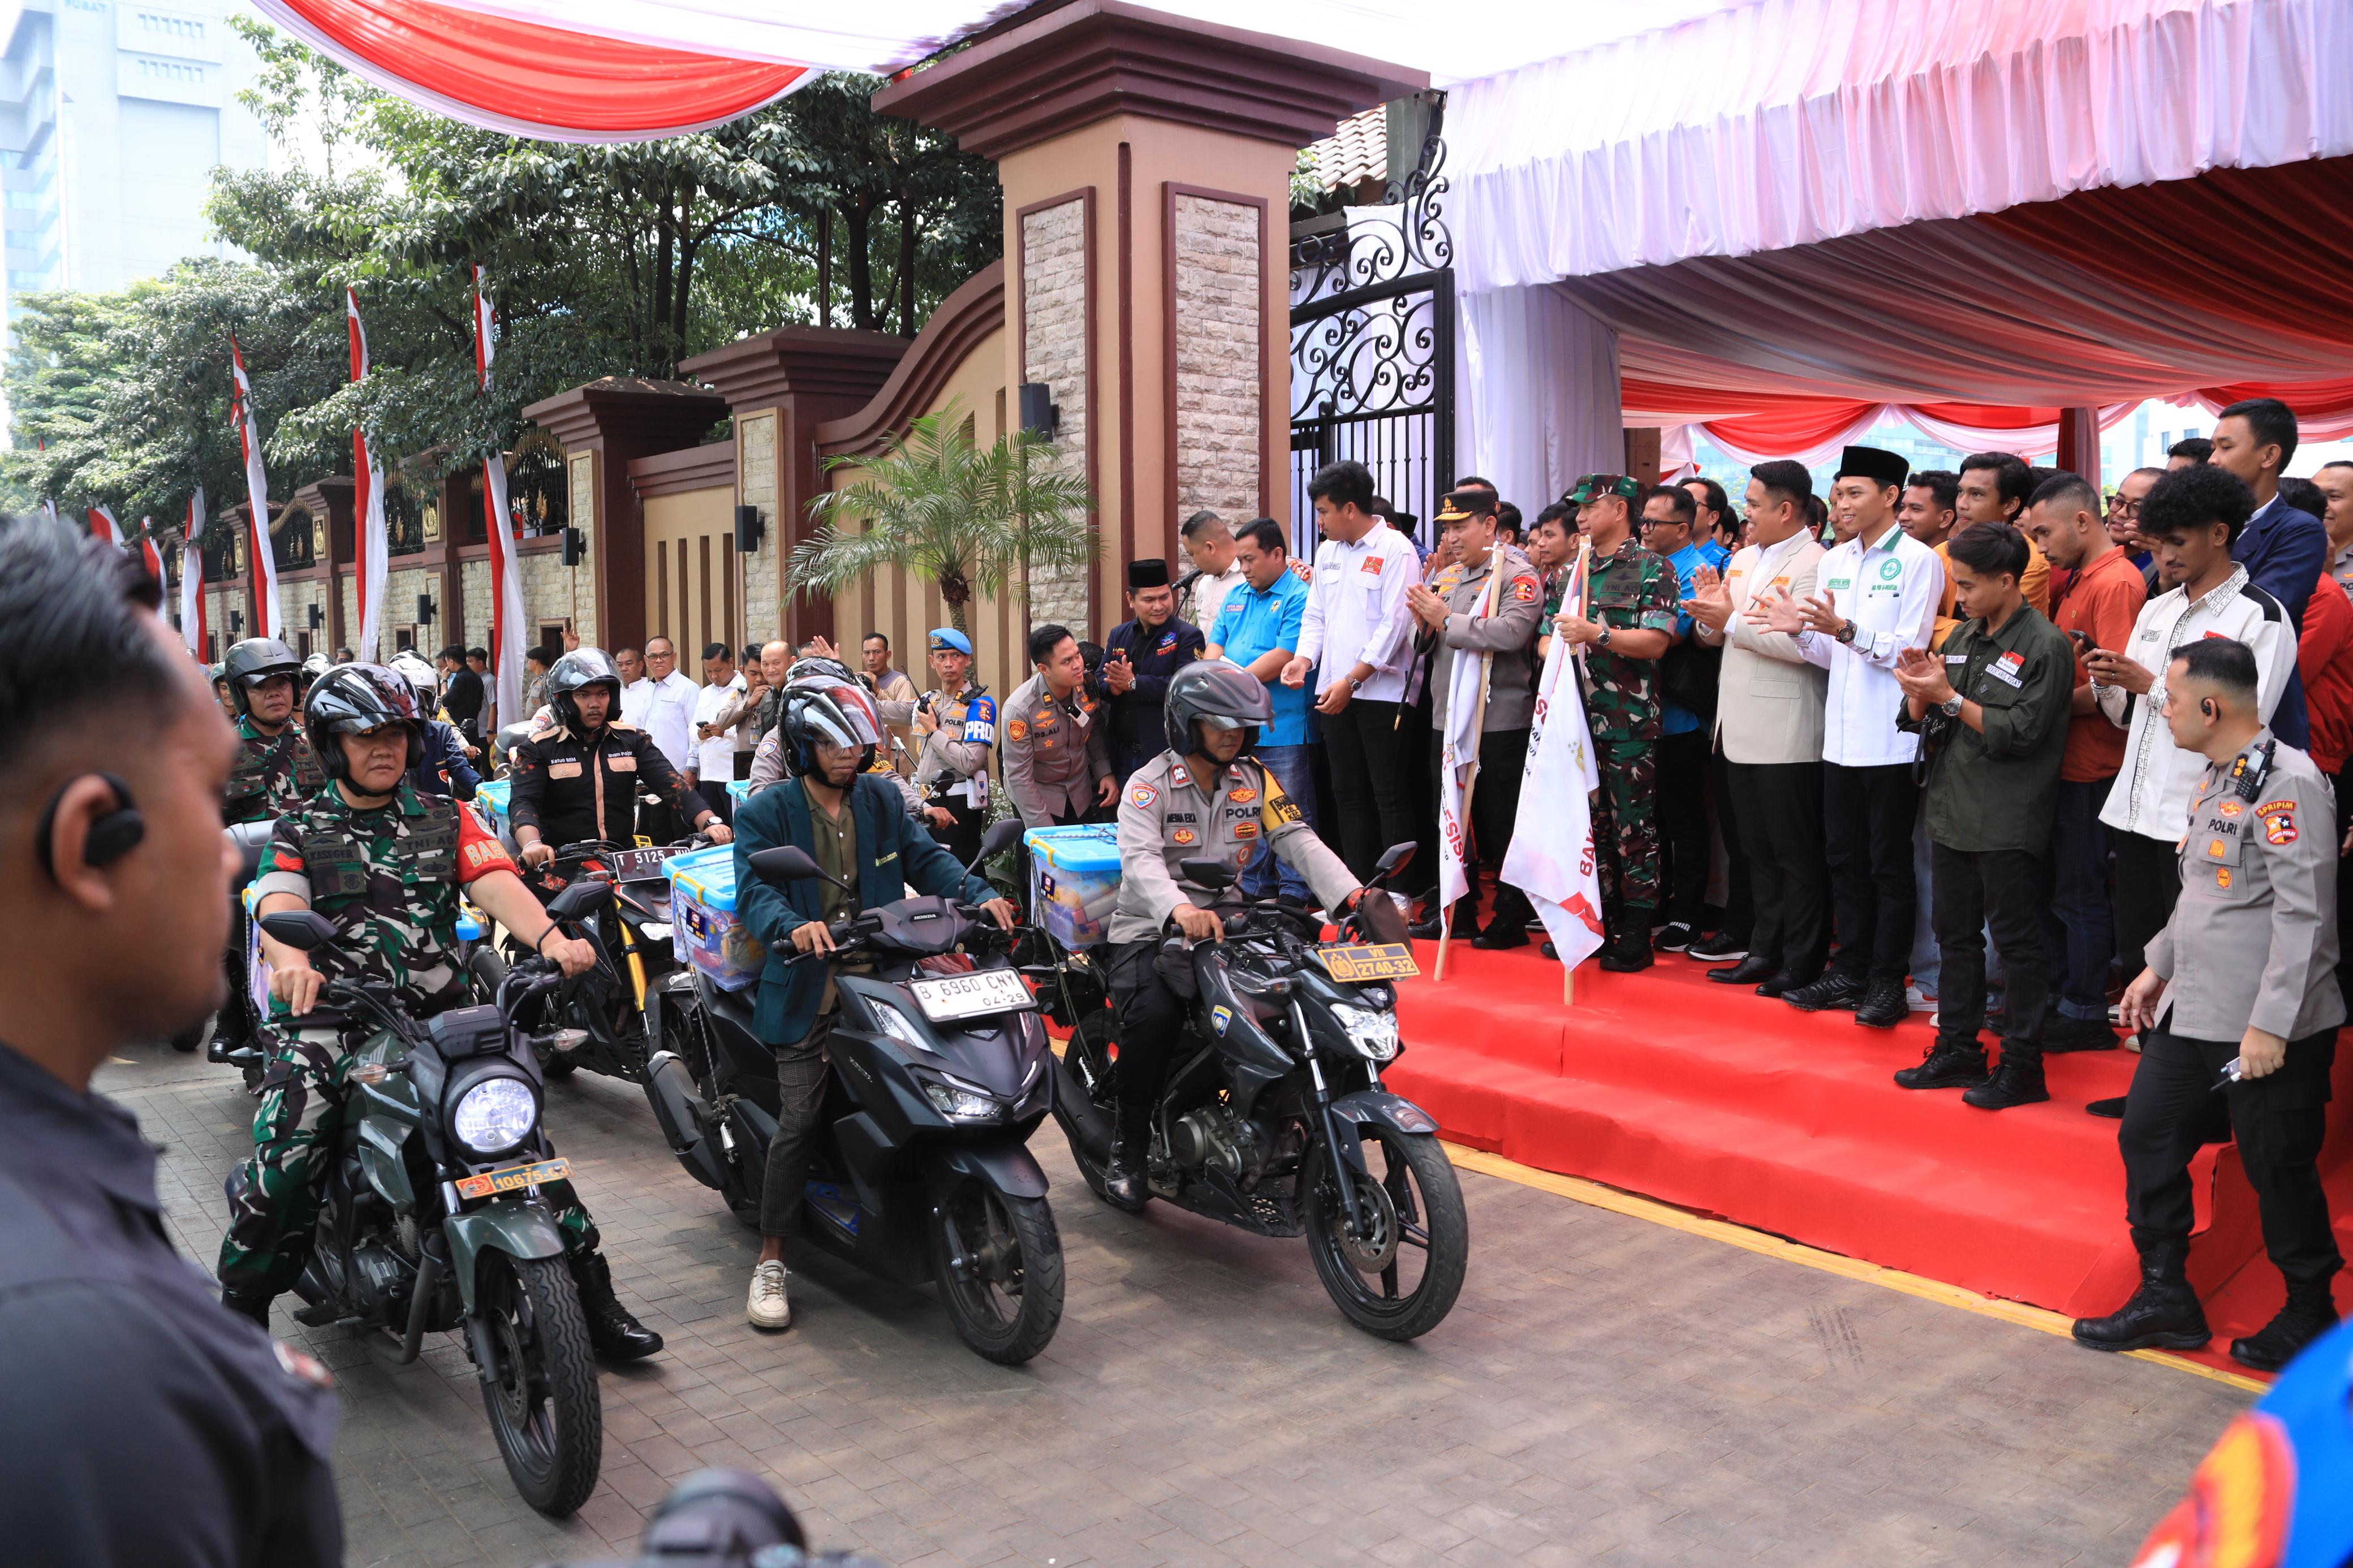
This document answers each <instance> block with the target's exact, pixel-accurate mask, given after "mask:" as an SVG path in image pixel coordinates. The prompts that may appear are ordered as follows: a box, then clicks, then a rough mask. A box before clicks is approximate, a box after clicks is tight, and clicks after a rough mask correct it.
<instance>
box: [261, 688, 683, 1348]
mask: <svg viewBox="0 0 2353 1568" xmlns="http://www.w3.org/2000/svg"><path fill="white" fill-rule="evenodd" d="M303 717H304V726H303V727H304V729H305V730H306V731H308V733H309V737H310V743H311V747H312V749H313V750H315V751H316V752H317V753H318V759H319V762H320V764H321V766H322V768H323V769H324V771H325V772H326V773H327V774H328V776H329V777H330V778H331V779H332V781H333V782H332V784H331V786H330V787H328V788H326V789H323V790H321V791H320V792H319V793H318V794H317V795H313V796H312V797H311V799H310V800H308V801H306V802H304V803H303V804H302V805H300V806H298V807H296V808H295V809H294V810H292V811H290V812H289V813H287V814H286V815H285V816H280V818H279V819H278V826H277V831H276V834H275V836H274V837H272V838H271V839H270V842H269V848H268V849H267V850H266V851H264V853H263V855H262V860H261V871H260V875H259V877H258V878H257V879H255V882H254V891H255V894H256V897H257V900H258V902H257V903H256V905H255V909H256V911H257V912H258V913H259V914H263V915H269V914H274V913H276V912H278V911H279V910H300V909H315V910H317V911H318V912H319V914H320V915H322V916H323V917H324V918H325V919H326V920H328V921H331V922H332V923H333V925H334V926H335V929H336V931H337V936H336V940H335V941H334V942H332V943H330V944H328V945H326V946H324V947H322V948H320V949H318V950H317V951H316V952H309V953H305V952H299V951H297V950H296V949H293V948H290V947H287V946H284V945H282V944H281V943H280V942H276V941H274V940H273V939H272V938H271V937H270V936H269V932H268V931H264V932H263V933H262V937H261V945H262V949H263V952H265V953H266V954H267V955H268V957H269V967H270V976H269V994H270V1021H269V1025H268V1026H267V1028H266V1033H267V1035H268V1037H269V1047H270V1048H269V1069H268V1071H267V1073H266V1074H265V1075H264V1077H263V1079H262V1092H261V1107H260V1109H259V1110H257V1111H256V1112H255V1113H254V1118H253V1157H252V1159H251V1160H249V1161H248V1162H247V1163H246V1165H245V1166H244V1168H243V1169H242V1170H240V1171H239V1172H238V1173H237V1176H236V1178H235V1179H234V1180H233V1181H232V1182H231V1184H230V1188H229V1193H230V1199H229V1224H228V1233H227V1235H226V1236H225V1237H222V1239H221V1251H220V1280H221V1304H222V1305H224V1306H226V1307H227V1308H229V1309H230V1310H233V1311H237V1312H242V1313H244V1314H245V1315H246V1316H248V1317H249V1318H251V1319H252V1320H253V1321H255V1322H257V1323H260V1324H262V1325H263V1326H265V1327H266V1326H268V1324H269V1302H270V1300H271V1298H272V1297H274V1296H276V1295H277V1294H278V1293H279V1292H280V1291H282V1290H285V1289H290V1287H291V1286H292V1285H293V1283H294V1281H295V1279H296V1278H297V1277H298V1276H299V1275H300V1274H301V1269H302V1264H303V1259H304V1257H305V1254H306V1251H307V1248H308V1245H309V1242H310V1238H311V1229H312V1227H313V1226H314V1225H315V1224H316V1222H317V1216H318V1208H319V1194H320V1191H321V1189H322V1187H323V1186H324V1185H325V1183H326V1179H327V1173H328V1168H329V1166H330V1164H331V1163H332V1160H333V1159H334V1157H335V1151H336V1150H337V1148H338V1147H339V1146H340V1138H341V1133H342V1129H343V1118H344V1107H345V1094H346V1075H348V1074H349V1072H350V1070H351V1065H352V1055H351V1048H350V1047H351V1046H352V1045H353V1043H355V1040H354V1038H353V1029H354V1026H353V1022H352V1021H351V1020H349V1019H346V1018H343V1017H342V1016H338V1015H334V1014H329V1013H320V1012H317V1011H315V1010H314V1008H315V1004H316V1003H317V1000H318V996H319V987H320V985H321V984H322V982H324V981H326V980H330V979H332V980H343V981H359V980H380V981H384V982H385V983H387V984H391V985H392V986H393V987H394V995H395V996H396V998H397V999H398V1001H399V1004H400V1005H401V1006H402V1007H404V1008H406V1010H407V1011H408V1012H409V1013H410V1015H411V1016H415V1017H418V1018H426V1017H430V1016H433V1015H434V1014H436V1013H439V1012H442V1011H444V1010H445V1009H447V1008H450V1007H462V1006H467V1005H471V1003H472V1001H473V994H472V992H471V989H470V986H469V985H468V984H467V979H466V973H465V968H464V965H463V964H462V963H460V962H459V958H458V956H457V952H456V951H455V949H456V943H457V925H458V912H459V889H460V888H463V889H465V892H466V896H467V897H469V898H470V899H471V900H473V901H474V902H475V903H476V904H478V905H480V907H481V909H482V910H483V911H484V912H485V913H487V914H488V915H490V917H491V919H492V920H495V921H498V922H499V923H500V924H501V925H503V926H505V927H506V928H507V930H509V931H512V932H513V933H515V936H516V938H517V940H519V941H522V942H527V943H528V944H529V945H530V946H531V947H532V948H533V951H535V952H540V953H542V954H543V956H545V957H547V958H550V959H553V960H554V961H555V962H556V963H558V964H560V965H562V966H563V969H564V972H565V973H566V974H575V975H576V974H581V973H586V971H587V970H589V969H590V968H592V967H594V966H595V964H596V949H595V948H593V947H591V946H590V945H589V944H588V943H587V942H582V941H580V940H578V939H577V938H574V937H567V936H565V935H564V934H563V933H562V932H560V931H557V930H556V929H555V926H554V923H553V922H552V921H549V920H548V918H547V916H546V915H544V914H543V913H542V912H541V911H540V908H539V904H538V901H537V900H534V899H533V897H532V894H531V890H530V889H527V888H525V887H524V886H523V885H522V879H520V878H519V877H517V876H516V875H515V870H514V862H513V861H512V860H509V859H508V858H507V855H506V851H505V850H504V849H501V847H499V843H498V840H496V839H494V838H492V837H491V836H490V835H489V833H487V832H486V831H485V830H484V829H483V828H482V826H481V825H480V823H479V822H478V821H476V819H475V817H474V815H473V813H471V812H468V811H460V810H459V809H458V808H457V806H455V805H452V804H451V803H450V802H449V801H448V799H447V798H444V797H438V796H431V795H418V794H417V792H416V791H415V790H414V789H412V788H410V787H409V784H408V783H407V781H406V776H405V775H406V773H407V771H408V770H409V769H410V768H411V767H413V766H415V765H416V763H417V759H418V757H419V756H420V755H421V754H422V752H423V750H424V730H423V726H422V724H421V722H420V721H419V720H418V718H417V698H416V694H415V692H414V691H413V690H412V689H410V687H409V684H408V682H407V681H406V680H405V679H402V678H401V677H400V676H399V675H397V674H396V673H394V672H393V671H392V670H390V669H387V668H385V667H384V666H383V665H380V664H346V665H340V666H337V667H336V668H334V669H332V670H331V671H330V672H329V673H328V674H327V675H326V676H324V677H322V679H320V680H319V681H318V682H317V684H315V685H314V686H312V687H311V695H310V696H309V698H308V699H307V700H305V701H304V703H303ZM357 1032H358V1034H359V1035H361V1036H364V1034H365V1032H366V1030H365V1028H364V1027H362V1028H360V1029H359V1030H358V1031H357ZM542 1190H543V1193H544V1194H545V1195H546V1197H547V1201H548V1204H549V1205H550V1206H551V1207H552V1208H554V1211H555V1219H556V1225H557V1227H558V1228H559V1229H560V1230H562V1232H563V1233H564V1244H565V1254H566V1257H567V1259H568V1261H569V1263H570V1265H571V1269H572V1276H573V1279H574V1281H575V1284H577V1286H578V1287H579V1291H580V1307H581V1310H582V1311H583V1312H584V1313H585V1314H586V1317H587V1320H588V1342H589V1344H590V1345H591V1346H592V1347H593V1348H594V1349H595V1350H596V1353H597V1354H599V1355H602V1356H607V1357H609V1358H611V1359H613V1360H616V1361H634V1360H636V1359H637V1358H638V1357H640V1356H647V1355H651V1354H652V1353H653V1352H656V1351H658V1350H659V1349H661V1336H660V1335H659V1334H656V1333H652V1332H650V1331H648V1330H647V1329H645V1328H644V1327H642V1326H641V1325H640V1324H639V1323H638V1321H637V1319H635V1318H633V1317H631V1316H630V1315H629V1312H628V1309H627V1308H625V1307H623V1306H622V1305H621V1304H620V1302H619V1301H618V1300H616V1299H615V1297H614V1295H613V1277H612V1272H611V1270H610V1269H609V1268H607V1266H606V1263H605V1260H604V1258H602V1257H601V1256H600V1255H599V1254H598V1253H597V1252H596V1226H595V1225H594V1224H593V1223H592V1222H591V1221H590V1219H589V1217H588V1211H587V1210H586V1209H585V1208H583V1207H581V1205H580V1201H579V1199H578V1198H577V1197H576V1196H575V1194H573V1191H572V1184H571V1183H569V1182H568V1181H567V1182H558V1183H551V1184H547V1185H545V1186H544V1187H543V1189H542Z"/></svg>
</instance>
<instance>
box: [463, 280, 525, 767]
mask: <svg viewBox="0 0 2353 1568" xmlns="http://www.w3.org/2000/svg"><path fill="white" fill-rule="evenodd" d="M484 281H485V279H484V274H483V269H482V268H480V267H476V268H474V371H475V374H477V375H478V376H480V378H481V389H482V392H483V394H484V395H488V394H489V392H490V390H491V358H492V356H494V355H495V354H496V353H498V331H497V328H496V326H495V324H494V322H493V321H492V319H491V297H490V295H489V293H488V292H486V291H485V289H484ZM482 514H483V515H482V521H483V522H484V524H485V525H486V526H485V527H484V528H483V533H484V534H485V535H486V536H487V537H488V538H489V540H490V544H491V642H490V649H491V677H492V679H495V680H496V682H497V685H496V687H495V688H494V690H495V696H494V698H493V700H494V701H495V702H496V703H497V704H498V715H497V717H498V721H499V722H500V723H501V724H511V723H513V722H514V721H516V720H518V719H520V718H522V711H521V710H522V623H523V607H522V573H521V572H520V571H518V570H517V569H516V564H515V545H514V518H513V515H512V513H511V512H509V511H508V510H507V465H506V459H505V458H503V457H501V456H500V455H499V454H497V453H492V454H491V456H489V457H487V458H483V459H482ZM485 728H486V729H487V726H485Z"/></svg>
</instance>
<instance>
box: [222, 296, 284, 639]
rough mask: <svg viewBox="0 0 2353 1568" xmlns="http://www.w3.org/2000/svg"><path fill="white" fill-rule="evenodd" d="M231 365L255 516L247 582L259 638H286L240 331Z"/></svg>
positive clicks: (232, 339) (233, 337)
mask: <svg viewBox="0 0 2353 1568" xmlns="http://www.w3.org/2000/svg"><path fill="white" fill-rule="evenodd" d="M228 357H229V367H230V370H231V372H232V374H235V376H236V377H237V444H238V446H239V447H241V448H242V449H243V451H244V454H245V493H246V498H247V500H248V503H249V505H250V506H251V509H252V513H253V515H252V516H251V518H249V519H248V522H249V523H250V524H251V528H252V537H251V538H250V539H249V540H248V552H247V559H246V581H247V582H248V583H250V584H253V601H254V608H255V611H256V613H257V614H258V615H259V616H260V617H261V624H260V625H259V626H256V627H254V629H253V635H254V636H255V637H280V638H282V637H285V635H286V614H285V612H284V611H283V610H281V609H280V608H279V605H278V551H277V548H276V547H275V546H274V545H272V544H271V543H270V542H269V476H267V475H266V474H264V473H263V472H262V471H261V432H260V430H259V429H258V428H257V427H256V426H255V425H254V423H253V383H251V382H250V381H248V380H247V379H246V374H245V351H244V350H243V349H240V348H238V347H237V334H236V333H235V332H231V333H230V334H229V335H228Z"/></svg>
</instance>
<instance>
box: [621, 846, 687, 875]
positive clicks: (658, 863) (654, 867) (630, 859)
mask: <svg viewBox="0 0 2353 1568" xmlns="http://www.w3.org/2000/svg"><path fill="white" fill-rule="evenodd" d="M674 853H676V851H674V850H672V849H671V848H670V847H669V846H668V845H664V846H662V847H660V848H658V849H624V850H622V851H621V852H620V853H619V854H617V855H611V856H607V860H608V861H610V862H611V864H612V868H613V880H615V881H616V882H655V881H667V880H669V879H670V856H671V855H672V854H674Z"/></svg>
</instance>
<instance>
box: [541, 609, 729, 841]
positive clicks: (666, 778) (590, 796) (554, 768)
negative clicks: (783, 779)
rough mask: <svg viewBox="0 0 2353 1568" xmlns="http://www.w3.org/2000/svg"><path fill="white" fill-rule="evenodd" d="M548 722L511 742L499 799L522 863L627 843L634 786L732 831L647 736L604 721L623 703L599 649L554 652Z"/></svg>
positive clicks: (685, 814)
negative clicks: (602, 843)
mask: <svg viewBox="0 0 2353 1568" xmlns="http://www.w3.org/2000/svg"><path fill="white" fill-rule="evenodd" d="M547 703H548V707H549V708H550V709H551V710H552V711H551V712H550V713H549V714H548V719H547V722H546V723H544V724H541V725H539V726H537V727H536V728H534V729H533V731H532V732H531V735H530V738H529V739H527V740H525V741H524V742H523V743H522V745H520V746H517V747H516V748H515V749H514V765H513V769H512V777H513V780H514V784H513V789H512V793H511V794H510V795H509V796H508V798H507V821H508V823H509V824H510V826H511V827H512V831H513V833H514V839H515V842H516V844H518V845H520V846H521V847H522V863H523V865H524V866H526V867H531V866H544V865H545V864H547V863H548V862H549V861H551V860H553V859H554V858H555V852H556V850H557V848H558V847H560V846H563V845H565V844H577V843H580V842H582V841H584V840H586V839H594V838H602V839H606V840H607V841H609V842H611V843H615V844H627V843H628V842H629V841H630V839H631V838H632V837H634V836H635V835H636V833H637V819H638V817H637V814H638V791H639V790H640V789H650V790H651V791H652V792H653V793H654V794H656V795H660V796H661V797H662V798H663V799H664V800H665V801H667V802H668V803H669V804H670V805H671V806H673V807H675V808H676V809H677V811H678V813H679V815H680V816H681V817H682V818H683V819H684V820H686V821H688V822H690V823H691V824H693V826H694V827H695V829H696V830H697V831H699V832H707V833H709V834H710V835H711V838H712V843H714V844H724V843H726V842H727V841H728V839H729V838H731V837H733V835H732V834H730V833H729V832H728V831H727V826H726V824H724V823H723V822H721V821H720V820H719V818H718V816H716V815H715V814H714V813H713V812H712V809H711V805H710V803H709V802H707V801H705V800H704V799H703V798H702V795H699V794H697V793H696V791H695V789H694V786H693V785H691V784H688V783H687V782H686V781H685V780H684V779H683V778H681V777H680V776H679V774H678V773H677V772H676V770H674V769H673V768H671V766H670V759H669V758H667V757H665V756H663V755H662V752H661V748H660V747H659V746H657V745H655V744H654V740H653V737H652V736H651V735H649V734H648V733H646V731H643V730H640V729H638V727H637V726H636V725H634V724H623V723H619V722H617V721H612V716H613V715H614V714H615V713H617V712H618V711H619V710H620V706H621V677H620V672H619V671H617V670H616V669H615V668H613V661H612V660H611V659H609V658H606V657H605V653H604V650H603V649H602V648H593V647H584V648H575V649H574V650H573V651H572V652H570V653H567V654H565V656H564V657H563V658H559V659H557V660H556V661H555V668H554V669H551V670H549V671H548V672H547Z"/></svg>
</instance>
